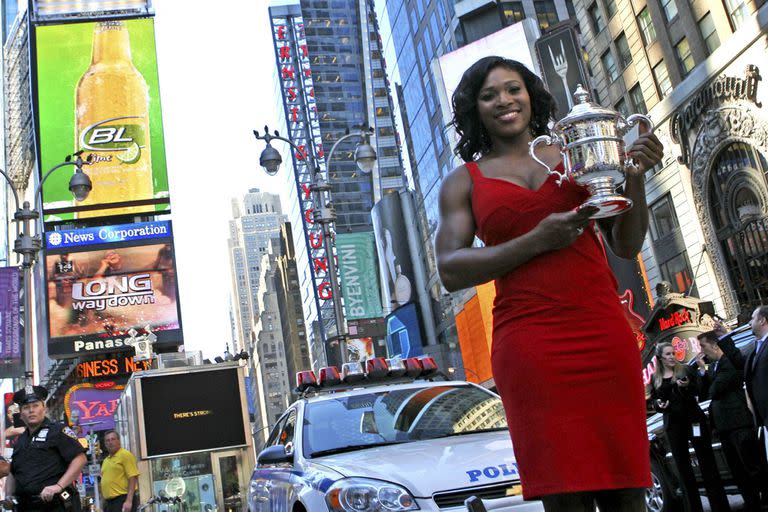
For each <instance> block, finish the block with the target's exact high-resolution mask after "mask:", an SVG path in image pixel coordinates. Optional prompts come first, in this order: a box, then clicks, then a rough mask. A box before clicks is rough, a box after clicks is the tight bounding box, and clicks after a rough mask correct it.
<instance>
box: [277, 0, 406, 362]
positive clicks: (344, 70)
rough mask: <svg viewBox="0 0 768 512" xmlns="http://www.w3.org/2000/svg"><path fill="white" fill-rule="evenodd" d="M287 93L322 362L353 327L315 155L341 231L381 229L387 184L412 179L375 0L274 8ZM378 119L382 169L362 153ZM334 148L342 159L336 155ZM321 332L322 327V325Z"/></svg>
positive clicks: (304, 261) (307, 277) (295, 214)
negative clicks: (343, 322) (377, 222)
mask: <svg viewBox="0 0 768 512" xmlns="http://www.w3.org/2000/svg"><path fill="white" fill-rule="evenodd" d="M269 13H270V20H271V24H272V33H273V41H274V45H275V47H274V50H275V62H276V70H277V77H278V80H277V82H278V84H277V87H278V90H279V92H278V94H279V97H281V99H282V107H283V108H282V111H283V114H284V118H283V121H284V122H283V124H284V126H285V127H286V132H287V134H288V136H289V137H290V139H291V141H292V142H293V143H294V144H296V145H297V146H298V147H299V151H298V152H293V154H292V158H291V161H290V164H291V167H292V169H293V173H289V175H288V187H289V188H290V189H294V190H296V195H295V197H296V203H295V204H294V203H293V202H292V204H291V207H290V213H291V223H292V225H293V229H294V239H295V240H296V241H297V246H298V245H304V247H303V248H301V249H297V270H298V273H299V281H300V285H301V289H302V292H303V295H304V297H303V305H304V311H305V319H306V321H307V324H308V326H311V328H309V329H308V332H309V338H310V339H309V343H310V347H311V350H312V354H311V357H312V362H313V365H315V366H321V365H323V364H325V363H326V362H327V358H328V356H329V355H331V356H332V357H336V354H337V353H338V346H334V345H333V344H332V343H326V341H327V340H331V339H333V338H335V337H336V336H337V335H338V334H341V333H343V331H344V326H342V328H341V329H339V328H338V327H337V326H336V321H335V315H334V307H333V306H334V301H335V300H337V299H338V298H337V297H333V294H332V290H331V287H330V282H329V274H328V261H329V256H328V255H327V254H326V253H325V247H324V243H323V236H324V234H323V232H322V229H321V227H320V225H319V224H317V223H315V222H314V218H313V212H314V210H315V209H316V208H317V206H318V205H315V204H314V200H315V198H314V197H313V194H311V193H310V190H309V186H310V185H311V183H312V182H313V181H314V178H315V176H313V175H312V167H313V165H314V166H316V167H317V169H318V172H319V173H320V175H322V176H323V177H324V178H325V179H327V181H328V182H329V183H330V185H331V199H332V202H333V206H334V208H335V210H336V215H337V221H336V224H335V227H336V230H337V232H339V233H342V232H343V233H346V232H360V231H372V230H373V226H372V221H371V215H370V212H371V209H372V208H373V205H374V204H375V202H376V201H378V200H379V199H380V198H381V197H382V195H383V194H386V193H389V192H390V191H394V190H397V189H399V188H401V187H402V186H403V184H404V177H403V172H402V160H401V157H400V148H399V144H400V141H399V139H398V137H397V135H396V132H395V129H394V126H395V125H394V118H393V103H392V100H391V97H390V94H389V83H388V81H387V77H386V72H385V69H386V66H385V63H384V60H383V57H382V54H381V49H380V44H381V41H380V37H379V35H378V26H377V22H376V16H375V13H374V11H373V4H372V3H370V2H367V1H358V0H330V1H327V0H322V1H316V0H308V1H302V2H298V1H289V2H286V3H284V4H281V5H273V6H272V7H270V9H269ZM361 126H370V127H371V128H373V130H374V135H373V137H372V138H371V141H370V143H371V144H372V145H373V147H374V149H375V150H376V152H377V155H378V161H377V164H376V166H375V167H374V169H373V171H372V172H371V173H369V174H366V173H363V172H361V171H360V169H359V168H358V167H357V165H356V163H355V162H354V150H355V146H356V144H358V143H359V142H361V141H360V140H359V138H356V137H353V138H350V139H347V140H346V141H344V142H341V143H340V144H339V145H338V146H337V147H336V150H335V151H334V152H333V155H330V153H331V150H332V149H333V148H334V146H335V144H336V141H338V140H339V139H340V138H341V137H342V136H343V135H345V134H346V133H348V132H354V131H356V130H358V129H359V128H360V127H361ZM329 158H332V161H330V160H329ZM316 334H317V335H316Z"/></svg>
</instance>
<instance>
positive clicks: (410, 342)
mask: <svg viewBox="0 0 768 512" xmlns="http://www.w3.org/2000/svg"><path fill="white" fill-rule="evenodd" d="M423 340H424V335H423V332H422V329H421V320H420V318H419V310H418V307H417V305H416V303H415V302H411V303H409V304H406V305H405V306H402V307H399V308H397V309H396V310H394V311H393V312H392V313H390V314H389V315H388V316H387V351H388V353H389V357H395V356H400V357H402V358H403V359H405V358H408V357H415V356H421V355H424V350H423V349H422V347H423V345H424V344H423Z"/></svg>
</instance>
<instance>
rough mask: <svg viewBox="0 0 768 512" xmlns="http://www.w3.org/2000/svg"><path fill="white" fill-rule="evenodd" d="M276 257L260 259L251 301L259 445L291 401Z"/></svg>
mask: <svg viewBox="0 0 768 512" xmlns="http://www.w3.org/2000/svg"><path fill="white" fill-rule="evenodd" d="M274 247H275V248H276V247H279V245H275V246H274ZM277 257H278V255H277V254H275V253H273V252H272V251H267V253H265V254H263V255H262V257H261V264H260V269H259V271H258V272H259V276H258V292H257V295H256V297H255V298H254V299H255V304H254V307H255V311H256V315H255V316H254V319H253V325H252V329H251V334H250V336H251V339H250V343H249V344H248V347H247V348H246V350H248V352H249V353H250V354H251V355H252V357H251V359H250V371H251V376H252V378H251V383H252V385H255V386H256V389H255V390H254V391H255V393H254V395H253V396H254V397H255V399H256V402H257V403H256V404H255V405H256V407H255V411H256V414H255V418H254V419H255V421H254V425H253V432H254V437H255V438H256V439H260V440H262V441H266V439H267V436H268V435H269V427H271V426H272V425H274V424H275V422H277V420H278V419H280V416H281V415H282V414H283V412H285V410H286V409H287V408H288V405H290V403H291V402H292V401H293V397H292V395H291V387H290V379H289V374H288V362H287V359H286V337H287V338H288V339H289V340H290V332H288V333H284V331H283V323H282V317H281V316H280V306H279V302H280V300H279V299H280V297H279V293H278V288H277V286H276V285H277V280H276V279H275V277H276V273H277ZM286 335H288V336H286Z"/></svg>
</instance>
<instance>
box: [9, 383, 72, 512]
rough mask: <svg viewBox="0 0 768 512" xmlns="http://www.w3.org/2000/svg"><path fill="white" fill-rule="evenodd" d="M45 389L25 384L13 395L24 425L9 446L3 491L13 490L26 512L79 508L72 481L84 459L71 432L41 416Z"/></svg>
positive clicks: (46, 394)
mask: <svg viewBox="0 0 768 512" xmlns="http://www.w3.org/2000/svg"><path fill="white" fill-rule="evenodd" d="M47 397H48V390H46V389H45V388H44V387H42V386H27V387H26V388H25V389H22V390H20V391H17V392H16V393H14V395H13V401H14V402H16V403H17V404H19V407H20V408H21V419H22V420H23V421H24V424H25V425H26V426H27V428H26V430H25V431H24V433H23V434H21V435H20V436H19V440H18V441H17V442H16V444H15V445H14V447H13V457H12V459H11V475H10V476H9V477H8V479H7V480H6V487H5V490H6V494H8V495H10V494H15V495H16V496H17V498H18V499H19V502H20V508H21V510H24V511H26V512H63V511H73V512H76V511H79V510H80V498H79V496H78V494H77V490H76V489H75V487H74V486H73V485H72V483H73V482H74V481H75V479H76V478H77V476H78V475H79V474H80V471H81V470H82V468H83V466H84V465H85V463H86V462H87V459H86V457H85V453H84V450H83V447H82V446H81V445H80V442H79V441H78V440H77V436H76V435H75V433H74V432H73V431H72V429H70V428H69V427H67V426H66V425H63V424H61V423H56V422H53V421H51V420H49V419H48V418H46V416H45V399H46V398H47Z"/></svg>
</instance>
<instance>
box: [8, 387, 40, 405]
mask: <svg viewBox="0 0 768 512" xmlns="http://www.w3.org/2000/svg"><path fill="white" fill-rule="evenodd" d="M46 398H48V390H47V389H45V388H44V387H43V386H26V387H25V388H24V389H20V390H19V391H17V392H15V393H14V394H13V401H14V402H16V403H17V404H19V405H24V404H30V403H32V402H45V399H46Z"/></svg>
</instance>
